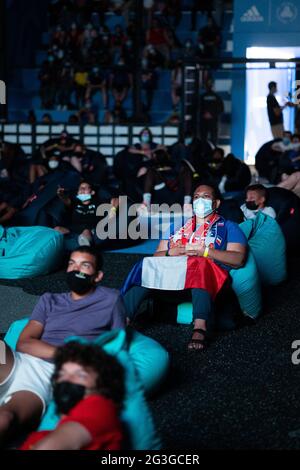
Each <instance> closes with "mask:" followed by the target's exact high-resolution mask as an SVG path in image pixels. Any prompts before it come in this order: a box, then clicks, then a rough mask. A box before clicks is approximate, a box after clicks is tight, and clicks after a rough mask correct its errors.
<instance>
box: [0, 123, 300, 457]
mask: <svg viewBox="0 0 300 470" xmlns="http://www.w3.org/2000/svg"><path fill="white" fill-rule="evenodd" d="M287 138H289V142H288V141H287ZM297 140H298V136H297V135H294V136H291V135H290V134H289V133H286V134H285V137H284V139H282V140H276V141H275V142H274V141H272V143H271V145H270V146H269V147H268V148H269V149H270V150H271V151H272V152H281V153H285V152H286V151H288V152H290V151H292V152H297V151H298V142H297ZM295 158H297V157H296V156H295V154H293V158H292V160H294V159H295ZM0 161H1V168H0V169H1V172H0V190H1V192H0V224H1V225H4V226H8V227H9V226H15V225H25V226H31V225H45V226H48V227H50V228H52V229H54V230H56V231H58V232H60V233H61V234H63V236H64V239H65V241H66V244H65V247H66V251H68V252H69V253H70V252H71V257H70V259H69V265H68V269H67V270H68V275H67V278H68V284H69V287H70V290H71V292H72V297H70V296H69V294H68V295H67V294H46V297H44V298H43V299H42V300H41V301H40V303H39V304H38V306H37V307H36V308H35V310H34V312H33V314H32V316H31V319H30V322H29V324H28V326H27V327H26V328H25V329H24V331H23V332H22V334H21V337H20V339H19V342H18V346H17V353H14V354H16V356H14V354H13V353H10V352H8V357H9V361H8V365H7V367H6V368H2V369H0V392H1V387H2V384H3V383H6V382H5V381H6V378H7V376H8V374H9V373H10V368H12V366H13V363H14V360H15V357H17V358H18V361H19V362H18V367H19V366H20V365H22V364H23V366H22V367H24V370H26V367H27V368H28V367H29V368H30V367H31V366H32V364H31V362H30V361H33V362H34V363H36V364H35V367H36V369H35V370H37V371H38V380H37V382H34V387H36V388H35V389H34V390H35V391H34V393H33V395H34V396H32V394H31V393H28V392H30V390H32V389H31V388H30V387H29V385H28V384H27V387H29V388H25V389H24V388H22V387H24V378H22V382H21V385H20V383H19V382H18V380H19V377H20V375H19V374H20V372H19V373H17V375H15V378H14V380H13V381H12V382H10V388H9V390H8V391H7V390H6V389H5V391H4V392H3V394H2V395H1V393H0V405H2V406H0V439H4V438H5V437H6V435H7V433H8V432H10V431H11V430H14V431H16V429H15V427H14V426H15V422H16V420H17V421H18V423H19V425H21V426H23V425H24V426H25V425H26V426H27V425H28V424H29V422H30V423H31V424H32V422H34V423H35V424H36V422H37V421H38V419H39V418H40V416H41V415H42V414H43V412H44V409H45V405H46V404H48V403H49V397H50V392H51V376H52V374H53V373H54V377H55V380H54V381H52V383H53V385H54V399H55V401H56V404H57V406H58V410H60V411H61V412H62V413H63V415H64V416H63V417H61V419H60V421H59V422H58V424H57V427H56V428H55V429H53V430H52V432H50V433H49V432H41V433H38V434H33V435H31V436H29V438H28V439H27V440H26V442H25V443H24V444H23V446H22V448H23V449H29V448H30V449H49V448H66V449H68V448H72V449H73V448H74V449H75V448H76V449H80V448H85V449H89V448H95V447H93V446H96V448H101V445H104V446H105V445H106V446H108V444H103V439H104V437H105V432H104V434H103V428H102V426H103V423H102V421H99V422H98V421H97V420H96V421H95V422H94V421H93V419H92V416H91V415H90V413H89V411H90V408H89V406H90V403H91V404H93V406H97V407H99V409H100V408H101V409H102V407H104V408H105V410H106V412H107V413H108V418H107V419H108V424H109V425H110V426H111V427H109V428H108V431H107V432H110V433H113V436H114V440H113V442H112V443H111V444H109V445H111V446H112V447H111V448H112V449H113V448H120V445H121V444H120V441H121V440H122V438H123V436H122V432H121V431H120V421H119V408H118V407H119V406H120V400H121V399H122V397H123V395H122V394H123V392H122V380H123V378H122V374H121V371H120V370H119V369H118V366H117V365H116V364H115V363H113V362H112V363H111V367H112V369H113V368H115V373H116V376H118V377H119V379H118V380H119V381H118V390H119V392H118V391H117V390H116V391H115V392H114V391H113V389H111V390H110V389H108V390H107V388H106V387H104V383H105V382H101V380H100V379H99V381H98V379H97V374H98V375H99V374H100V373H101V370H102V369H101V367H100V365H99V363H98V365H97V367H96V365H95V364H92V365H91V366H90V364H89V359H90V357H91V355H93V354H94V353H95V357H97V353H96V351H92V349H88V347H86V351H89V352H88V353H85V347H80V346H76V345H74V346H73V345H72V344H71V345H70V346H69V347H61V344H62V341H63V339H64V338H65V337H66V333H64V335H63V336H59V341H58V342H57V340H56V339H53V335H54V336H55V335H60V333H57V331H59V332H60V331H64V332H65V330H66V326H65V324H64V321H63V322H62V323H59V321H58V320H57V319H56V320H55V322H54V323H53V324H52V325H50V324H49V322H50V320H51V319H49V318H48V317H47V316H45V312H46V311H47V308H48V306H49V305H51V311H52V310H53V308H54V307H53V305H54V306H58V307H57V308H58V309H59V308H60V302H62V304H63V305H64V306H65V307H66V304H65V303H66V302H67V303H68V302H69V303H70V305H69V307H70V308H71V310H72V309H73V310H72V312H73V313H72V314H74V315H75V316H76V315H77V313H78V312H77V310H76V308H75V304H74V302H76V300H80V302H86V304H84V305H85V307H86V313H87V320H88V321H90V324H89V325H85V326H84V332H85V333H84V334H82V331H81V330H80V328H79V327H76V329H75V330H76V331H75V333H76V335H78V336H83V337H85V338H86V339H89V340H90V339H92V338H93V337H94V335H95V328H94V323H93V322H94V310H93V308H94V306H95V305H96V304H95V301H94V300H95V299H94V296H95V295H97V296H99V298H100V297H101V296H102V297H103V298H102V297H101V299H100V300H99V299H98V300H99V302H100V301H101V302H102V301H103V302H106V303H105V305H108V304H107V299H108V300H109V299H110V300H113V299H112V297H111V296H114V300H116V301H117V304H114V305H115V308H113V305H112V302H111V301H110V300H109V308H107V318H104V320H105V322H104V323H105V324H104V325H103V328H102V330H103V331H109V330H110V329H111V328H114V327H115V328H120V329H123V328H124V327H125V323H126V318H127V323H132V325H133V326H134V322H135V320H136V317H137V315H138V313H139V306H140V304H141V303H142V301H143V300H145V299H146V298H149V297H152V294H153V290H152V289H155V288H154V287H151V286H150V287H149V286H148V287H145V286H142V285H127V288H126V291H124V292H123V294H122V295H123V299H121V297H119V296H117V294H116V292H114V293H112V292H109V290H107V291H106V290H105V289H104V290H103V288H96V283H97V282H99V281H101V279H102V276H103V273H102V272H101V269H100V267H99V266H100V265H99V266H98V264H97V263H98V261H97V251H98V249H99V247H100V249H101V248H103V245H101V243H99V240H98V237H97V232H96V226H97V223H98V221H99V218H98V214H97V207H98V206H99V205H100V204H101V203H102V202H108V203H109V204H110V208H111V212H110V217H112V218H114V217H117V214H118V210H119V196H120V195H126V196H128V199H129V201H130V203H137V204H138V207H139V211H138V212H137V214H139V215H143V214H145V213H146V214H147V215H148V216H150V217H151V204H155V203H158V204H162V203H166V204H168V205H172V204H173V203H178V204H180V205H181V206H182V207H186V206H189V209H190V212H189V218H188V220H187V221H186V222H185V223H184V225H182V226H179V227H175V226H171V227H170V230H169V231H168V233H167V234H164V235H163V236H162V237H161V239H160V240H159V241H158V246H157V249H156V251H155V253H154V257H153V260H155V262H156V263H157V266H159V264H160V263H162V266H165V267H166V263H173V261H174V262H175V261H176V259H177V258H176V257H178V258H180V257H186V259H187V260H188V261H187V263H188V265H189V264H191V265H192V266H193V270H194V271H193V272H196V271H197V270H198V271H197V272H199V273H202V274H203V272H204V273H206V272H207V273H209V275H207V276H203V275H199V276H196V277H197V282H196V283H195V282H194V280H193V282H192V283H191V284H189V283H188V282H186V284H185V286H184V288H179V287H177V288H175V290H178V292H176V294H175V293H174V291H173V290H172V301H176V302H178V303H181V302H186V301H191V303H192V318H193V331H192V336H191V339H190V341H189V343H188V345H187V347H188V350H191V351H197V352H198V353H200V352H201V351H202V352H203V351H205V350H206V348H207V347H208V345H209V343H210V339H211V335H212V333H213V331H214V329H215V326H214V322H215V318H214V311H215V302H216V298H218V296H219V295H223V293H224V289H225V290H226V292H230V293H232V290H231V289H230V288H229V284H228V282H229V279H230V271H231V270H232V269H234V270H238V269H240V268H242V267H243V266H244V265H245V263H246V260H247V252H248V241H247V239H246V237H245V235H244V233H243V232H242V230H241V228H240V227H239V225H238V223H240V222H242V221H243V220H246V221H248V220H255V219H256V217H257V216H258V214H263V215H264V216H265V217H267V218H269V219H272V220H274V219H276V220H279V219H278V216H279V212H277V208H276V209H275V207H274V204H273V202H272V197H273V196H274V195H273V196H271V189H272V190H274V189H275V190H276V189H278V190H279V191H284V189H282V188H284V187H285V188H287V189H286V191H287V192H288V194H291V192H292V191H293V190H294V189H293V188H288V187H287V184H288V182H289V180H290V179H291V178H294V179H295V181H296V182H295V184H297V182H298V183H299V177H298V174H299V171H297V168H293V169H294V171H293V172H291V171H289V174H284V173H282V175H283V177H282V181H281V182H280V183H279V184H278V186H279V188H276V187H273V188H268V187H266V186H264V185H262V184H259V183H256V184H251V182H252V177H251V172H250V169H249V167H248V166H247V165H246V164H245V163H244V162H243V161H242V160H240V159H239V158H237V157H236V156H235V155H233V154H232V153H229V154H227V155H225V152H224V149H223V148H221V147H216V146H215V145H214V144H213V143H212V142H210V141H203V140H202V139H201V138H200V137H198V136H197V135H196V134H194V133H193V132H191V131H187V132H186V133H185V134H184V135H182V137H180V138H179V139H178V141H177V142H175V143H174V144H173V145H171V146H164V145H160V144H158V143H157V142H156V141H155V135H153V134H152V132H151V130H150V129H149V128H147V127H145V128H143V129H142V130H141V132H140V134H139V142H138V143H136V144H134V145H128V146H127V147H125V148H124V149H123V150H122V151H121V152H119V153H118V154H116V156H115V158H114V166H113V168H112V169H111V170H112V171H113V174H112V173H111V174H110V178H108V173H109V172H108V168H107V163H106V160H105V157H104V156H103V155H101V154H100V153H99V152H96V151H93V150H91V149H89V148H87V147H86V146H85V145H83V144H82V143H81V142H80V141H78V140H76V139H74V138H73V137H72V136H71V135H69V134H68V133H67V132H66V131H63V132H62V133H61V134H60V135H58V136H57V137H52V138H51V139H49V140H47V141H46V142H44V143H43V144H42V145H41V146H40V147H39V148H38V149H37V150H36V152H35V154H34V155H33V156H32V157H31V158H27V156H26V155H25V154H24V152H23V151H22V149H21V148H20V147H19V146H18V145H16V144H9V143H7V142H5V141H4V140H3V141H2V142H1V160H0ZM280 168H282V170H281V171H283V169H285V170H286V168H285V167H283V166H281V167H280ZM267 186H268V185H267ZM269 186H271V184H269ZM272 186H275V185H272ZM280 197H281V196H280ZM295 197H296V199H297V200H298V206H293V207H292V208H291V207H289V208H288V212H289V215H290V216H293V215H295V213H296V212H297V211H298V213H299V199H298V198H297V196H294V198H295ZM228 200H229V201H230V204H229V205H227V206H226V201H228ZM226 208H227V212H226ZM297 220H300V219H297ZM284 222H286V220H285V221H284ZM274 223H275V222H274ZM293 230H294V228H293ZM78 245H79V246H80V245H81V246H80V247H79V248H77V246H78ZM91 245H95V248H96V251H93V247H91ZM119 246H120V245H119V244H118V243H117V247H119ZM174 257H175V258H176V259H175V260H174ZM169 258H170V259H169ZM172 259H173V261H172ZM195 263H197V266H196V264H195ZM172 266H173V265H172ZM174 266H175V264H174ZM178 269H179V265H178V264H176V270H178ZM206 270H208V271H206ZM176 272H177V271H176ZM162 277H163V276H162ZM174 279H175V281H176V276H174ZM212 279H213V280H214V282H212ZM175 281H174V282H175ZM215 281H216V282H215ZM216 286H217V287H216ZM47 295H48V296H50V297H49V298H48V297H47ZM51 295H58V296H59V295H61V296H62V297H61V298H60V297H57V298H55V299H56V300H55V302H54V301H53V302H52V300H53V299H52V297H51ZM66 295H67V297H66V298H65V297H63V296H66ZM168 296H170V293H169V291H168V289H166V292H165V297H166V299H167V301H168V298H169V297H168ZM66 299H67V300H66ZM83 299H84V300H83ZM72 302H73V303H72ZM227 302H228V299H227ZM230 302H231V301H230ZM232 305H235V304H234V303H233V304H232ZM65 307H64V308H65ZM49 308H50V307H49ZM55 309H56V307H55V308H54V310H53V315H55V312H56V310H55ZM105 311H106V310H105ZM68 318H69V317H68ZM65 320H66V321H67V322H68V326H69V328H67V333H68V335H69V334H71V333H72V332H73V333H74V331H73V330H72V328H71V327H70V325H71V323H70V322H69V320H68V319H67V317H66V319H65ZM104 320H103V321H104ZM57 322H58V323H57ZM78 325H79V323H78ZM108 325H109V326H108ZM79 326H80V325H79ZM87 326H88V328H89V327H90V329H91V331H92V332H91V333H86V331H87V329H86V327H87ZM100 329H101V328H100ZM102 330H101V331H102ZM101 331H98V330H97V332H96V333H97V334H100V333H101ZM24 353H25V354H24ZM68 354H69V356H68ZM85 354H86V355H85ZM80 355H83V356H84V357H85V358H86V359H82V360H80V359H79V357H80ZM24 356H25V357H24ZM28 356H29V358H28ZM64 358H66V359H64ZM49 359H50V362H49ZM104 359H105V357H102V359H101V358H100V355H99V357H98V359H97V361H98V360H99V361H100V362H101V360H104ZM53 360H55V366H54V365H53ZM107 366H108V364H107ZM1 367H2V366H1ZM60 370H61V372H59V371H60ZM74 370H75V371H77V372H78V374H79V375H82V376H83V375H84V377H85V378H84V379H82V380H81V379H78V380H77V379H75V380H73V379H72V380H70V376H71V375H74V374H75V373H74ZM113 370H114V369H113ZM72 371H73V373H72ZM77 372H76V374H77ZM76 374H75V375H76ZM22 377H24V374H23V375H22ZM35 379H36V378H35ZM103 380H104V378H103ZM45 381H46V382H47V387H46V389H42V388H41V383H44V382H45ZM100 382H101V384H100ZM60 383H61V384H63V385H59V384H60ZM95 383H97V386H96V387H95ZM99 384H100V385H99ZM31 387H32V384H31ZM41 390H42V391H41ZM103 390H105V393H103ZM62 393H64V394H65V395H66V397H67V398H68V400H69V402H68V403H69V405H66V408H61V409H60V403H61V401H60V400H61V395H62ZM112 393H116V395H114V394H113V395H111V394H112ZM118 393H119V395H118ZM73 394H74V395H76V399H75V398H74V396H73ZM41 396H42V399H41V398H40V397H41ZM72 397H73V398H74V401H73V400H72ZM67 398H66V400H67ZM20 401H21V403H26V412H24V409H23V407H22V406H21V405H20ZM91 406H92V405H91ZM84 413H86V414H85V418H84V417H83V414H84ZM32 420H33V421H32ZM90 420H91V422H90ZM30 429H33V428H32V427H30ZM62 436H63V437H62ZM105 448H107V447H105Z"/></svg>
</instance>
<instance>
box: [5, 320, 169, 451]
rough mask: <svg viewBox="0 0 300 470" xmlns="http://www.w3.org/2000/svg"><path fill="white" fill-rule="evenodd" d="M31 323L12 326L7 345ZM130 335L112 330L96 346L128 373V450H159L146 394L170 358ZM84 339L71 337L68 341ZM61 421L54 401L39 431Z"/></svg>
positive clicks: (140, 337)
mask: <svg viewBox="0 0 300 470" xmlns="http://www.w3.org/2000/svg"><path fill="white" fill-rule="evenodd" d="M27 323H28V319H27V318H24V319H21V320H17V321H15V322H14V323H12V325H11V326H10V328H9V330H8V332H7V333H6V335H5V338H4V340H5V342H6V343H7V344H8V345H9V346H10V347H11V348H12V349H15V348H16V344H17V341H18V338H19V335H20V334H21V332H22V330H23V328H24V327H25V326H26V324H27ZM130 333H132V334H130V336H131V337H130V341H129V346H128V341H127V340H128V335H126V333H125V331H121V330H113V331H111V332H108V333H104V334H102V335H101V336H99V337H98V338H97V339H96V340H94V341H93V342H94V343H96V344H99V346H100V347H103V349H104V350H105V351H106V352H107V353H109V354H112V355H114V356H116V357H117V359H118V360H119V361H120V363H121V364H122V365H123V367H124V369H125V385H126V397H125V402H124V407H123V410H122V413H121V420H122V422H123V424H124V428H125V430H126V431H127V436H128V443H127V446H126V447H129V448H131V449H135V450H150V449H154V450H155V449H159V448H160V447H161V445H160V439H159V437H158V436H157V433H156V431H155V426H154V423H153V419H152V416H151V412H150V410H149V407H148V405H147V402H146V399H145V390H146V391H147V392H151V391H153V390H155V389H157V388H158V386H159V384H160V383H161V381H162V380H163V378H164V377H165V376H166V374H167V371H168V366H169V357H168V353H167V352H166V351H165V349H163V348H162V346H160V345H159V344H158V343H157V342H156V341H154V340H153V339H151V338H147V337H146V336H144V335H142V334H140V333H138V332H136V331H134V332H130ZM71 340H77V341H80V342H85V341H84V340H82V339H81V338H78V337H71V338H68V341H71ZM58 421H59V416H58V415H57V414H56V411H55V405H54V402H53V401H51V402H50V404H49V406H48V407H47V410H46V413H45V415H44V416H43V418H42V421H41V423H40V426H39V430H51V429H54V428H55V427H56V425H57V422H58Z"/></svg>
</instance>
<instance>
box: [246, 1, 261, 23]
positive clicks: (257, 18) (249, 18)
mask: <svg viewBox="0 0 300 470" xmlns="http://www.w3.org/2000/svg"><path fill="white" fill-rule="evenodd" d="M261 21H264V17H263V16H262V15H261V14H260V13H259V11H258V9H257V7H256V6H255V5H253V6H252V7H251V8H249V10H247V11H245V13H244V14H243V15H242V16H241V22H242V23H250V22H251V23H259V22H261Z"/></svg>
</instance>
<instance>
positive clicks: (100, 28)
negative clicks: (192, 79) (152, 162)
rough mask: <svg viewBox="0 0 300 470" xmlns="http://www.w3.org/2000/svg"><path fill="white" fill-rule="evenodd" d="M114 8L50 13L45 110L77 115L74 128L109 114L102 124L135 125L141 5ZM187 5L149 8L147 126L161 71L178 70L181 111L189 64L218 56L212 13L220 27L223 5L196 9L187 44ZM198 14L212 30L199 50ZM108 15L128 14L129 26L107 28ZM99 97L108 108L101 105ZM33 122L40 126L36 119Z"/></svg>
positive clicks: (175, 91) (42, 75) (91, 4)
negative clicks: (132, 95) (130, 101)
mask: <svg viewBox="0 0 300 470" xmlns="http://www.w3.org/2000/svg"><path fill="white" fill-rule="evenodd" d="M114 3H115V2H110V1H107V2H97V1H88V0H82V1H80V2H77V1H58V2H56V3H55V4H54V5H52V4H51V5H50V7H49V25H50V39H49V44H48V45H47V59H46V60H45V61H44V62H43V64H42V66H41V68H40V71H39V75H38V77H39V80H40V100H41V108H43V109H49V110H53V109H58V110H74V115H72V117H70V118H69V119H70V120H71V123H75V122H76V123H83V124H85V123H89V124H95V123H98V122H99V111H100V110H103V111H104V114H103V116H104V117H103V121H104V123H107V124H108V123H122V122H126V121H128V119H130V116H128V113H126V111H125V109H124V103H125V101H126V98H127V96H128V95H129V92H130V91H131V90H132V86H133V76H132V70H133V67H136V57H135V42H136V37H135V35H136V33H135V27H134V23H133V22H132V18H133V17H134V14H135V13H134V4H133V3H134V2H131V1H127V2H121V1H120V2H116V3H117V5H116V4H114ZM181 3H182V2H181V1H180V0H177V1H164V2H161V1H153V2H150V3H149V5H147V2H146V3H145V5H144V31H143V32H144V39H143V41H142V54H141V56H142V57H141V63H140V67H141V80H142V104H143V116H144V119H145V122H147V119H148V120H149V119H150V118H149V113H150V112H151V108H152V103H153V96H154V94H155V92H156V90H157V88H158V79H159V76H160V70H161V69H163V68H169V69H171V70H172V101H173V108H174V110H177V108H178V105H179V101H180V96H181V91H180V90H181V88H182V73H181V65H182V63H183V61H185V60H190V59H192V60H196V59H197V58H205V57H209V58H211V57H217V56H218V55H219V45H220V39H221V32H220V31H221V29H220V27H219V26H217V24H216V21H215V19H214V16H213V13H212V11H213V9H214V15H215V17H218V19H219V21H221V16H222V15H220V14H219V15H218V5H214V3H216V4H218V2H208V3H210V4H209V5H206V2H193V3H195V5H194V6H193V7H192V8H191V18H192V24H191V30H192V31H191V39H188V40H186V41H184V42H182V41H180V40H179V39H178V37H177V36H176V28H177V27H178V24H179V22H180V18H181V10H182V8H183V6H182V5H181ZM100 4H101V5H100ZM196 4H197V5H196ZM185 8H186V7H185ZM197 11H201V12H202V14H203V15H204V18H205V19H206V25H205V26H203V27H202V28H201V29H200V30H199V31H198V36H197V39H196V42H195V44H194V40H193V37H194V33H193V31H194V29H196V16H197ZM108 12H111V13H114V14H116V15H119V16H120V15H122V16H123V15H124V12H125V13H126V14H125V18H126V20H125V23H124V22H121V21H120V24H116V25H115V26H113V27H111V28H109V27H108V26H107V24H106V22H105V20H106V16H105V13H108ZM138 41H139V42H140V38H139V39H138ZM204 78H207V77H204ZM98 93H99V94H100V96H101V105H99V101H95V97H96V95H97V94H98ZM125 107H126V106H125ZM129 108H132V106H129ZM170 112H171V109H170ZM28 120H29V121H30V122H35V121H36V118H35V115H34V112H32V113H31V114H30V115H29V116H28Z"/></svg>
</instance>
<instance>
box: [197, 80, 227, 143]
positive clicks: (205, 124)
mask: <svg viewBox="0 0 300 470" xmlns="http://www.w3.org/2000/svg"><path fill="white" fill-rule="evenodd" d="M205 88H206V92H205V93H203V94H202V95H201V96H200V134H201V139H202V140H203V141H206V140H208V139H210V141H211V142H212V143H213V144H214V145H217V143H218V124H219V117H220V115H221V114H222V113H223V112H224V103H223V100H222V98H221V97H220V96H219V95H218V94H217V93H216V92H215V91H213V80H212V79H211V78H209V79H208V80H207V81H206V84H205Z"/></svg>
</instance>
